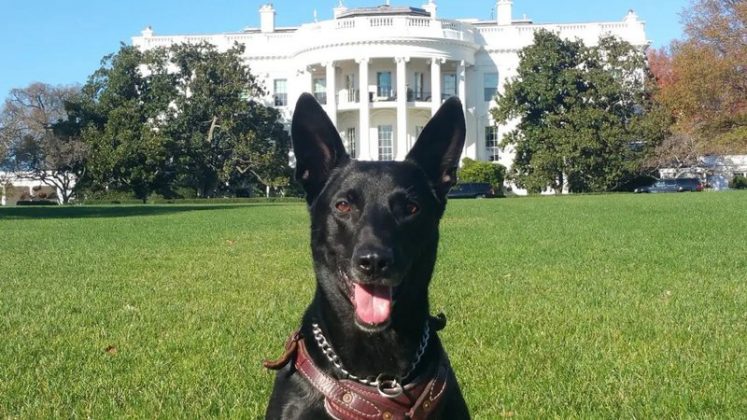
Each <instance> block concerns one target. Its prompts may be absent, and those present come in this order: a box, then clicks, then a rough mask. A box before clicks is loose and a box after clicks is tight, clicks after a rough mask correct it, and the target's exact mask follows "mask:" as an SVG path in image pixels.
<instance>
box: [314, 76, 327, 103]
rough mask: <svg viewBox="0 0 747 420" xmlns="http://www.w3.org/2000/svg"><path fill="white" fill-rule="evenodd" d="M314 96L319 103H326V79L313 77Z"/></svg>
mask: <svg viewBox="0 0 747 420" xmlns="http://www.w3.org/2000/svg"><path fill="white" fill-rule="evenodd" d="M313 84H314V97H315V98H316V100H317V101H319V103H320V104H322V105H326V104H327V79H325V78H318V79H314V81H313Z"/></svg>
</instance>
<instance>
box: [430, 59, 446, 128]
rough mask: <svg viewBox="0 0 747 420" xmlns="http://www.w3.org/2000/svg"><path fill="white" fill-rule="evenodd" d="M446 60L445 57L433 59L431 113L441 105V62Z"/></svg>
mask: <svg viewBox="0 0 747 420" xmlns="http://www.w3.org/2000/svg"><path fill="white" fill-rule="evenodd" d="M445 61H446V60H444V59H443V58H434V59H432V60H431V115H433V114H435V113H436V111H438V108H439V107H440V106H441V64H443V63H444V62H445Z"/></svg>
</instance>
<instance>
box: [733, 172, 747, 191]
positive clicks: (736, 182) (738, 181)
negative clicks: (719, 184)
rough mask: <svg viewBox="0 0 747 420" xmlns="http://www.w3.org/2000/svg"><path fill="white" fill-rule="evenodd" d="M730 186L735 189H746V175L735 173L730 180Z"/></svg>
mask: <svg viewBox="0 0 747 420" xmlns="http://www.w3.org/2000/svg"><path fill="white" fill-rule="evenodd" d="M729 186H730V187H731V188H734V189H735V190H746V189H747V177H746V176H743V175H735V176H734V179H732V180H731V185H729Z"/></svg>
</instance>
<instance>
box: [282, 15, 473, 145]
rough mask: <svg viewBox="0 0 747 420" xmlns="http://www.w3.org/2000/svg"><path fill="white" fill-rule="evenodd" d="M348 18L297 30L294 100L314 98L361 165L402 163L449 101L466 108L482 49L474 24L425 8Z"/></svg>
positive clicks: (314, 24)
mask: <svg viewBox="0 0 747 420" xmlns="http://www.w3.org/2000/svg"><path fill="white" fill-rule="evenodd" d="M401 9H402V10H400V11H399V12H397V11H396V10H395V11H392V10H390V9H383V10H384V11H385V12H386V13H383V14H382V13H378V11H377V10H376V9H362V11H361V12H356V11H355V10H353V11H350V12H348V13H347V15H344V16H342V17H340V18H338V19H336V20H333V21H326V22H320V23H313V24H308V25H304V26H302V27H301V28H299V30H298V33H299V35H302V36H300V39H303V40H307V41H305V42H303V43H301V45H299V47H298V50H297V52H296V54H295V57H294V61H295V63H296V66H297V68H298V72H297V73H298V75H299V79H298V81H299V82H298V83H299V85H298V86H296V89H294V90H295V93H296V95H294V97H293V98H292V99H294V100H295V98H296V96H297V95H300V94H301V93H302V92H304V91H311V92H313V93H314V95H315V96H316V97H317V99H318V100H319V101H320V102H321V103H322V104H323V105H324V106H325V109H326V110H327V113H328V114H329V116H330V118H331V119H332V120H333V122H334V123H335V124H336V125H337V127H338V129H339V130H340V132H341V135H342V137H343V138H344V140H345V142H346V145H347V147H348V149H349V152H350V153H352V154H353V155H354V156H355V157H356V158H358V159H362V160H389V159H402V158H404V156H405V155H406V154H407V152H408V151H409V149H410V147H412V145H413V144H414V140H415V139H416V138H417V136H418V134H419V131H420V130H421V129H422V127H423V126H424V125H425V123H426V122H427V121H428V119H429V118H430V116H431V115H432V114H433V113H435V111H436V110H437V109H438V107H439V106H440V105H441V103H442V102H443V100H444V99H445V98H448V97H450V96H459V97H460V99H461V100H462V103H463V104H466V101H467V98H466V92H467V88H466V83H467V80H466V68H467V66H470V65H473V64H474V62H475V53H476V52H477V51H478V50H479V48H480V47H479V45H478V44H476V43H475V42H474V31H473V29H471V28H470V27H469V26H468V25H464V24H462V23H460V22H454V21H442V20H436V19H435V18H432V17H423V16H422V13H420V12H423V10H422V9H412V8H401Z"/></svg>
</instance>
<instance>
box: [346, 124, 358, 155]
mask: <svg viewBox="0 0 747 420" xmlns="http://www.w3.org/2000/svg"><path fill="white" fill-rule="evenodd" d="M346 134H347V135H346V136H345V137H346V139H345V140H346V143H347V145H346V147H347V149H348V154H349V155H350V157H351V158H353V159H355V143H356V141H357V139H356V138H355V127H351V128H348V131H347V133H346Z"/></svg>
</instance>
